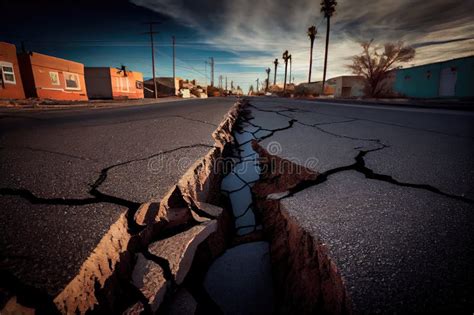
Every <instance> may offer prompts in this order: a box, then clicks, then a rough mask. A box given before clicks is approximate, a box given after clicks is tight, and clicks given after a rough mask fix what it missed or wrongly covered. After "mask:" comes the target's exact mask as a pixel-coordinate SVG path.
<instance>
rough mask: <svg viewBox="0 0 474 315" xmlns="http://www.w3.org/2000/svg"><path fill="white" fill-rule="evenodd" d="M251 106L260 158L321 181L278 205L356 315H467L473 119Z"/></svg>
mask: <svg viewBox="0 0 474 315" xmlns="http://www.w3.org/2000/svg"><path fill="white" fill-rule="evenodd" d="M250 103H251V108H250V109H251V115H252V116H253V119H252V120H250V123H252V125H253V126H256V127H260V128H261V130H260V131H259V132H260V137H261V140H260V145H261V146H262V147H263V148H265V149H267V150H268V151H269V152H270V153H272V154H274V155H277V156H279V157H282V158H285V159H288V160H290V161H292V162H295V163H297V164H300V165H304V166H306V167H308V168H310V169H312V170H314V171H317V172H319V173H322V174H323V175H322V177H320V178H322V180H321V179H320V180H316V181H312V182H311V181H308V182H306V183H305V184H304V185H301V186H300V187H296V188H295V190H294V191H290V193H291V194H290V195H289V196H286V197H285V198H283V199H281V201H280V204H281V206H282V208H283V209H284V211H286V212H287V214H288V216H289V217H291V218H292V219H293V220H295V221H296V223H297V224H298V225H299V226H300V227H302V228H303V229H304V230H305V231H307V232H309V234H310V235H311V236H312V237H313V239H314V240H316V241H319V242H321V243H322V244H324V245H325V246H327V248H328V251H329V258H330V259H331V260H332V261H333V262H334V263H335V265H336V267H337V268H338V270H339V272H340V274H341V275H342V278H343V281H344V283H345V288H346V290H347V292H348V295H349V297H350V299H351V300H352V304H353V309H354V311H355V312H357V313H364V314H365V313H369V314H370V313H380V312H383V313H412V312H415V313H417V312H418V313H423V312H449V311H458V312H466V311H472V310H473V309H474V298H473V297H474V203H473V201H474V159H473V157H474V114H473V113H472V112H460V111H447V110H435V109H417V108H403V107H394V106H380V107H376V106H370V105H369V106H367V105H366V106H364V105H353V104H352V105H351V104H325V103H315V102H311V101H295V100H288V99H286V100H283V99H273V98H253V99H251V100H250ZM256 135H257V136H258V134H256Z"/></svg>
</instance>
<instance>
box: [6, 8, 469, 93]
mask: <svg viewBox="0 0 474 315" xmlns="http://www.w3.org/2000/svg"><path fill="white" fill-rule="evenodd" d="M338 2H339V3H338V6H337V11H336V14H335V16H334V17H333V19H332V23H331V30H332V33H331V41H330V50H329V61H328V64H329V67H328V77H332V76H337V75H341V74H348V70H347V68H346V65H347V64H348V63H349V62H350V57H351V56H353V55H354V54H357V53H358V52H359V51H360V49H359V42H360V41H362V40H370V39H372V38H373V39H374V40H375V41H376V42H379V43H383V42H385V41H398V40H403V41H404V42H405V43H407V44H410V45H414V46H415V47H416V48H417V56H416V58H415V60H414V61H413V62H410V64H409V65H404V66H410V65H412V64H413V65H415V64H416V65H418V64H424V63H429V62H434V61H441V60H446V59H451V58H456V57H461V56H466V55H471V54H473V51H474V39H473V34H474V22H473V19H472V12H473V11H474V1H472V0H468V1H465V0H431V1H428V2H427V1H425V0H399V1H396V2H395V1H393V0H377V1H374V0H357V1H356V0H340V1H338ZM0 11H1V12H2V15H3V18H4V19H3V21H2V24H3V25H4V26H5V25H6V26H7V27H3V28H1V29H0V40H2V41H8V42H13V43H15V44H17V45H18V47H20V46H19V44H20V42H21V41H22V40H23V41H24V42H25V45H26V48H27V49H29V50H32V51H37V52H41V53H46V54H50V55H54V56H57V57H62V58H66V59H71V60H75V61H79V62H81V63H84V64H85V65H86V66H117V67H118V66H120V65H121V64H124V65H127V66H128V67H129V69H132V70H136V71H140V72H143V73H144V75H145V77H150V76H151V60H150V59H151V58H150V47H149V38H148V37H147V35H144V34H143V33H144V32H146V31H147V26H146V25H144V24H143V23H144V22H147V21H150V20H153V21H162V24H161V25H158V26H156V30H157V31H159V32H160V34H158V35H156V48H157V52H156V60H157V75H158V76H171V74H172V59H171V56H172V49H171V36H172V35H175V36H176V42H177V46H176V51H177V75H178V76H180V77H183V78H186V79H197V80H198V81H199V82H201V83H203V84H204V83H205V82H206V81H208V82H209V70H210V69H209V67H207V69H206V65H205V61H206V60H208V58H209V57H211V56H212V57H214V59H215V62H216V72H215V80H216V81H217V79H218V77H219V75H223V76H227V77H228V81H229V84H230V81H231V80H233V81H234V82H235V84H236V85H241V86H242V87H243V88H244V89H246V88H248V86H249V85H250V84H254V85H255V80H256V79H257V78H259V79H260V80H261V81H263V80H264V79H265V76H266V74H265V68H267V67H270V68H271V69H272V73H271V77H273V64H272V61H273V60H274V59H275V58H279V59H280V61H281V54H282V52H283V51H284V50H285V49H288V50H289V52H290V53H291V54H292V56H293V76H294V77H295V80H296V82H303V81H305V80H307V72H308V56H309V41H308V39H307V36H306V29H307V28H308V27H309V26H310V25H312V24H314V25H316V26H317V27H318V37H317V38H316V42H315V50H314V60H313V80H318V79H321V77H322V66H323V55H324V34H325V27H326V26H325V21H324V19H323V18H322V16H321V14H320V12H319V1H314V0H294V1H283V0H239V1H215V0H194V1H187V0H129V1H128V0H115V1H113V0H95V1H92V0H76V1H69V0H65V1H46V0H36V1H30V0H5V1H2V2H1V3H0ZM5 12H7V14H5ZM206 70H207V71H206ZM277 80H278V81H279V82H282V80H283V66H282V63H280V67H279V69H278V78H277Z"/></svg>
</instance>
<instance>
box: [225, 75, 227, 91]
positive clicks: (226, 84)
mask: <svg viewBox="0 0 474 315" xmlns="http://www.w3.org/2000/svg"><path fill="white" fill-rule="evenodd" d="M225 90H226V91H227V76H225Z"/></svg>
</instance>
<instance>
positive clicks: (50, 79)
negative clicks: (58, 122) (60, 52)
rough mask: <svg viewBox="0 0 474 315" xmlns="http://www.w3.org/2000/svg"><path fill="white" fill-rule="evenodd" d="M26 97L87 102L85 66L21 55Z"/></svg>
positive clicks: (44, 57) (48, 57)
mask: <svg viewBox="0 0 474 315" xmlns="http://www.w3.org/2000/svg"><path fill="white" fill-rule="evenodd" d="M18 61H19V63H20V70H21V77H22V79H23V85H24V87H25V94H26V96H27V97H37V98H42V99H54V100H67V101H81V100H87V99H88V98H87V92H86V82H85V80H84V65H83V64H81V63H78V62H74V61H69V60H65V59H61V58H56V57H52V56H47V55H43V54H39V53H22V54H19V55H18Z"/></svg>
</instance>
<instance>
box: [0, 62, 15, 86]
mask: <svg viewBox="0 0 474 315" xmlns="http://www.w3.org/2000/svg"><path fill="white" fill-rule="evenodd" d="M0 67H1V70H2V71H1V72H2V80H3V82H4V83H10V84H16V78H15V72H14V71H13V64H12V63H10V62H0Z"/></svg>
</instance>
